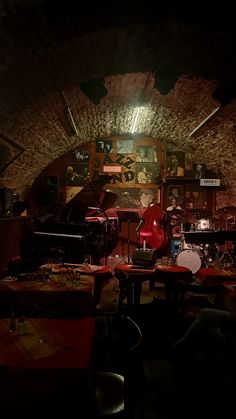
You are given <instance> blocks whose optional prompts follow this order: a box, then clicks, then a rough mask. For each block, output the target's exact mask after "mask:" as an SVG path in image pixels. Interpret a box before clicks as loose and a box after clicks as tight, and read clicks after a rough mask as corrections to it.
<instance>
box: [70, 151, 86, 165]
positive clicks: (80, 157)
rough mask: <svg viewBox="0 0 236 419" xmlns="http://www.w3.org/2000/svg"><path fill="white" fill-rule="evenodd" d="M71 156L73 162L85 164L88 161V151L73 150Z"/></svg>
mask: <svg viewBox="0 0 236 419" xmlns="http://www.w3.org/2000/svg"><path fill="white" fill-rule="evenodd" d="M72 155H73V158H74V160H75V161H77V162H86V161H88V160H89V154H88V150H82V149H81V150H80V149H77V150H73V151H72Z"/></svg>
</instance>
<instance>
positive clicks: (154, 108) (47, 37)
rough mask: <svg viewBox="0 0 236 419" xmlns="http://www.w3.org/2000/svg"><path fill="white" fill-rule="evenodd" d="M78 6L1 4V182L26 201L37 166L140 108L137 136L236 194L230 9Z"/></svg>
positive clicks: (108, 131)
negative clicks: (197, 165)
mask: <svg viewBox="0 0 236 419" xmlns="http://www.w3.org/2000/svg"><path fill="white" fill-rule="evenodd" d="M79 3H80V2H75V4H74V3H73V2H72V1H67V2H66V1H56V0H55V1H54V0H51V1H40V0H38V1H37V0H11V1H10V2H9V1H5V2H4V1H3V0H0V17H1V21H0V85H1V94H0V134H1V135H3V136H4V137H3V139H2V140H1V138H0V141H3V142H4V143H6V141H5V140H6V138H7V139H10V140H11V141H13V142H14V143H15V144H16V145H17V149H18V148H19V149H20V150H21V148H22V152H20V153H19V157H17V158H16V159H15V160H14V161H13V162H12V163H11V164H10V165H8V166H7V167H6V169H5V170H4V171H3V172H2V173H1V186H8V187H10V188H13V189H15V190H17V192H19V193H20V194H21V196H22V197H24V195H25V194H26V193H27V191H28V190H29V188H30V187H31V185H32V183H33V181H34V180H35V179H36V178H37V176H38V175H39V174H40V173H41V171H42V170H43V169H44V168H45V167H47V166H48V165H49V164H50V163H51V162H52V161H54V160H55V159H56V158H57V157H59V156H61V155H63V154H64V153H66V152H67V151H69V150H71V149H73V148H75V147H76V146H78V144H81V143H83V142H86V141H90V140H94V139H95V138H99V137H107V136H109V135H112V134H121V135H123V134H127V133H129V132H130V127H131V122H132V118H133V114H134V107H135V106H137V105H140V104H141V105H143V107H144V110H143V111H142V114H141V118H140V120H139V123H138V126H137V132H138V133H139V134H144V135H149V136H152V137H154V138H158V139H161V140H163V141H164V142H165V143H166V144H167V145H168V144H170V145H174V146H176V147H178V148H179V149H182V150H183V151H185V152H187V153H189V156H190V157H191V158H193V159H194V160H195V161H201V162H203V163H206V164H207V167H208V168H209V169H212V170H213V171H214V172H215V173H216V174H218V175H220V176H221V177H223V179H224V182H225V184H226V185H227V187H229V189H230V193H231V194H232V197H234V199H236V163H235V161H236V156H235V154H236V152H235V127H236V99H235V95H234V92H235V91H236V88H235V87H236V50H235V32H234V30H233V18H232V20H231V17H230V16H231V15H230V10H227V16H226V15H224V13H226V12H222V11H221V13H219V14H216V13H213V12H212V11H211V13H210V12H208V13H206V11H205V13H202V10H200V8H199V10H196V11H195V13H194V14H192V15H189V13H187V11H186V10H184V9H177V7H176V6H175V7H173V8H171V7H169V8H167V7H164V6H163V5H162V6H160V10H159V13H158V15H157V13H154V10H153V6H152V5H151V4H148V2H145V9H143V8H142V9H140V8H137V7H136V8H135V9H134V8H133V4H129V5H125V3H122V2H119V3H118V2H116V5H114V4H112V5H111V4H109V5H107V6H106V7H105V6H104V5H103V4H102V3H101V2H99V4H97V6H92V5H91V4H90V3H89V4H88V5H87V11H82V10H81V9H80V6H79ZM155 6H156V5H155ZM85 7H86V6H85ZM114 8H115V9H114ZM190 16H191V17H190ZM232 16H233V15H232ZM84 83H88V84H87V85H86V84H85V85H84ZM86 87H87V90H86ZM88 89H89V90H88ZM84 92H85V93H86V94H85V93H84ZM62 93H63V94H62ZM63 95H64V96H63ZM65 100H66V101H65ZM218 106H220V108H219V110H218V111H217V112H216V113H215V114H214V115H213V116H212V118H210V119H209V120H208V121H207V122H206V123H205V124H204V125H203V126H202V127H201V128H200V129H199V130H198V131H197V132H196V133H195V134H193V135H192V136H189V134H190V133H191V132H192V131H193V130H194V129H195V128H196V127H197V126H198V125H199V124H200V123H201V122H202V121H204V120H205V119H206V118H207V117H208V116H209V115H210V114H211V113H212V112H213V111H214V110H215V109H216V108H217V107H218ZM67 107H69V109H70V111H71V112H72V115H73V119H74V122H75V125H76V132H77V133H76V132H75V130H74V129H73V126H71V123H70V121H69V120H68V115H67V110H68V109H67Z"/></svg>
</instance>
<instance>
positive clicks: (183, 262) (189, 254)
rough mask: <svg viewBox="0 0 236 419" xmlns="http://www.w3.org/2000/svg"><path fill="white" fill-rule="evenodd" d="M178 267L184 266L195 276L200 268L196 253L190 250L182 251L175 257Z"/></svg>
mask: <svg viewBox="0 0 236 419" xmlns="http://www.w3.org/2000/svg"><path fill="white" fill-rule="evenodd" d="M176 263H177V265H178V266H184V267H185V268H188V269H190V271H192V273H193V274H195V273H196V272H197V271H198V270H199V269H200V268H201V264H202V262H201V258H200V256H199V254H198V252H196V251H194V250H190V249H186V250H182V251H181V252H180V253H179V254H178V255H177V257H176Z"/></svg>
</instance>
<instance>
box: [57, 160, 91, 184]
mask: <svg viewBox="0 0 236 419" xmlns="http://www.w3.org/2000/svg"><path fill="white" fill-rule="evenodd" d="M88 180H89V168H88V164H83V163H81V164H71V165H68V166H66V168H65V171H64V177H63V182H64V185H78V186H83V185H84V184H85V182H87V181H88Z"/></svg>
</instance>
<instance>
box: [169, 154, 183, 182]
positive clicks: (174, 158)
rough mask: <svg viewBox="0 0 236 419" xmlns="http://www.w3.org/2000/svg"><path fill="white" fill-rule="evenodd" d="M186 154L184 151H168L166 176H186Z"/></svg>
mask: <svg viewBox="0 0 236 419" xmlns="http://www.w3.org/2000/svg"><path fill="white" fill-rule="evenodd" d="M184 168H185V153H184V152H182V151H167V154H166V176H184Z"/></svg>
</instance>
